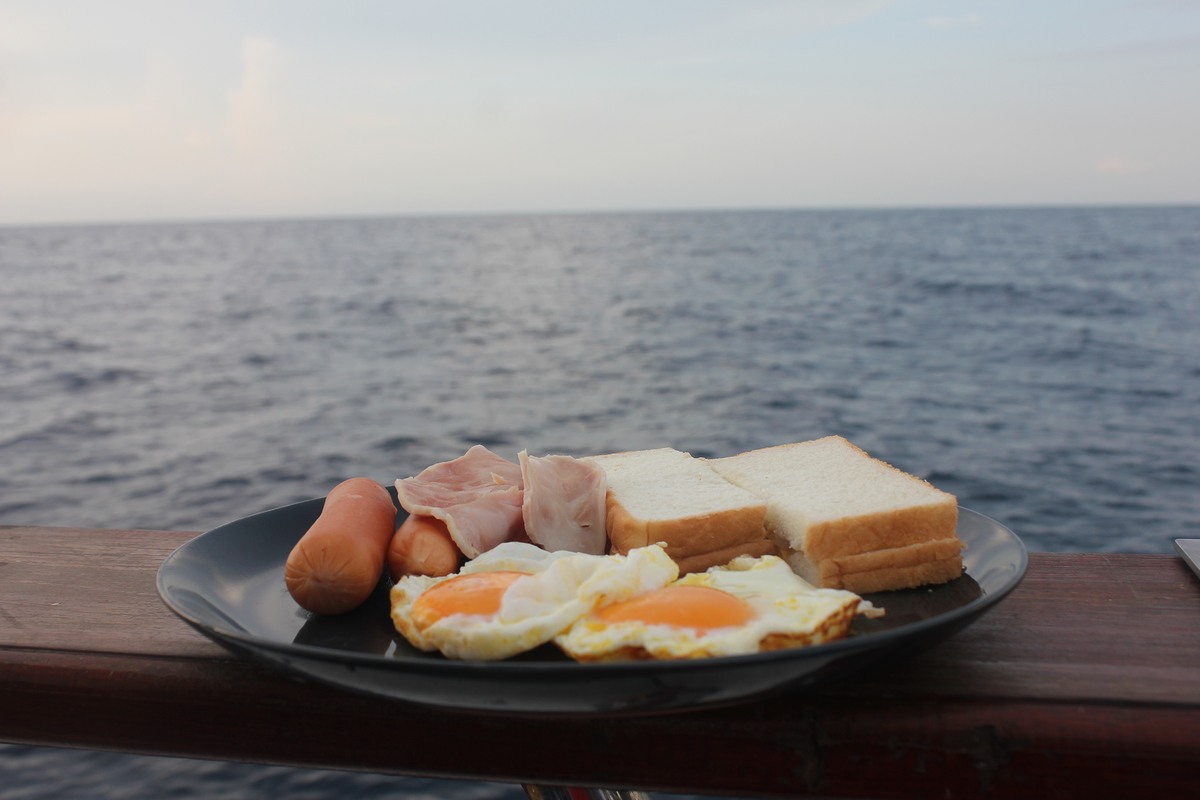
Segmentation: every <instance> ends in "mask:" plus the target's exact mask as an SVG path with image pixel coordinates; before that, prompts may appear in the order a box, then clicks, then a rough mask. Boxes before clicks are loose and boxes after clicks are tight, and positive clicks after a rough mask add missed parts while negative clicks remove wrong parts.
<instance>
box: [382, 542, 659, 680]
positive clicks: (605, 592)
mask: <svg viewBox="0 0 1200 800" xmlns="http://www.w3.org/2000/svg"><path fill="white" fill-rule="evenodd" d="M678 575H679V568H678V566H677V565H676V564H675V562H674V561H672V560H671V558H670V556H668V555H667V554H666V552H665V551H664V550H663V549H662V548H661V547H659V546H658V545H651V546H649V547H641V548H638V549H635V550H631V551H630V552H629V553H628V554H627V555H608V556H600V555H588V554H585V553H571V552H566V551H559V552H554V553H549V552H546V551H545V550H542V549H541V548H539V547H537V546H536V545H532V544H528V543H524V542H506V543H504V544H501V545H499V546H498V547H496V548H494V549H492V550H490V551H488V552H486V553H483V554H481V555H480V556H478V557H477V558H475V559H472V560H471V561H468V562H467V563H466V564H464V565H463V567H462V569H460V570H459V571H458V573H456V574H455V575H450V576H446V577H436V578H433V577H426V576H422V575H409V576H405V577H403V578H401V579H400V580H399V581H397V582H396V584H395V585H394V586H393V587H392V590H391V603H392V622H393V623H394V624H395V626H396V630H398V631H399V632H400V633H401V634H402V635H403V636H404V638H405V639H407V640H408V641H409V643H411V644H412V645H413V646H414V647H416V648H418V649H421V650H426V651H433V650H437V651H440V652H441V653H442V654H443V655H446V656H448V657H451V658H463V659H478V660H489V661H490V660H495V659H501V658H508V657H510V656H513V655H516V654H518V653H522V652H525V651H527V650H532V649H533V648H535V647H537V646H538V645H541V644H544V643H546V642H548V641H550V640H551V639H552V638H554V637H555V636H557V635H558V634H560V633H562V632H563V631H565V630H566V629H567V628H569V627H570V626H571V624H572V623H574V622H575V621H576V620H578V619H579V618H580V617H582V616H583V615H585V614H587V613H589V612H590V611H592V610H593V609H594V608H596V607H598V606H600V605H606V604H610V603H614V602H621V601H624V600H628V599H630V598H632V597H635V596H636V595H639V594H642V593H645V592H648V591H652V590H654V589H657V588H659V587H662V586H665V585H666V584H668V583H670V582H671V581H673V580H674V579H675V578H676V577H678Z"/></svg>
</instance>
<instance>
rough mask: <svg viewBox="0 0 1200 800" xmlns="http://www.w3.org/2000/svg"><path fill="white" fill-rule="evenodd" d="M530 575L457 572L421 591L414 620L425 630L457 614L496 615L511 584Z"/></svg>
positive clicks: (414, 607) (414, 608) (416, 603)
mask: <svg viewBox="0 0 1200 800" xmlns="http://www.w3.org/2000/svg"><path fill="white" fill-rule="evenodd" d="M527 574H528V573H526V572H510V571H499V572H472V573H467V574H466V575H455V576H454V577H453V578H448V579H447V580H444V581H442V582H441V583H438V584H436V585H434V586H431V587H430V588H429V589H426V590H425V591H424V592H422V593H421V596H420V597H418V598H417V599H416V601H415V602H414V603H413V607H412V619H413V622H414V623H415V624H416V626H417V627H418V628H420V629H422V630H423V629H425V628H428V627H429V626H430V625H432V624H433V623H435V622H437V621H438V620H439V619H442V618H443V617H450V616H453V615H455V614H474V615H481V616H486V615H491V614H495V613H496V612H497V611H499V610H500V601H501V600H502V599H503V598H504V593H505V592H506V591H507V590H508V587H509V586H512V585H513V583H514V582H515V581H516V580H517V579H518V578H521V577H524V576H525V575H527Z"/></svg>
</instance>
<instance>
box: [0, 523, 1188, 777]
mask: <svg viewBox="0 0 1200 800" xmlns="http://www.w3.org/2000/svg"><path fill="white" fill-rule="evenodd" d="M194 535H195V534H194V533H186V532H166V531H115V530H77V529H65V528H35V527H17V526H8V527H0V740H2V741H9V742H22V743H30V744H42V745H57V746H70V747H87V748H100V749H115V750H122V751H129V752H138V753H155V754H164V755H183V756H194V757H203V758H219V759H228V760H236V761H255V762H265V763H278V764H298V765H305V766H319V767H335V768H346V769H362V770H371V771H375V772H383V773H396V774H421V775H433V776H445V777H459V778H471V779H480V780H502V781H514V782H530V783H545V784H554V783H558V784H569V785H575V786H581V785H599V786H608V787H628V788H641V789H649V790H662V791H674V792H696V793H715V794H733V795H742V796H750V795H759V794H761V795H764V796H770V795H774V796H803V795H805V794H812V795H819V796H830V797H835V796H836V797H874V798H893V797H895V798H901V797H972V796H984V797H1028V796H1031V795H1036V796H1053V797H1064V798H1065V797H1086V798H1101V797H1134V796H1137V797H1142V796H1147V797H1151V796H1154V797H1177V796H1190V795H1191V793H1192V792H1193V791H1194V788H1195V785H1196V776H1197V775H1200V772H1198V770H1200V581H1198V580H1197V579H1196V577H1195V576H1194V575H1193V574H1192V573H1191V572H1190V571H1189V570H1188V569H1187V568H1186V567H1185V566H1184V565H1183V563H1182V562H1181V561H1180V560H1179V559H1177V558H1175V557H1173V556H1165V555H1164V556H1157V555H1101V554H1045V553H1035V554H1033V555H1032V556H1031V558H1030V569H1029V573H1028V575H1027V576H1026V578H1025V580H1024V582H1023V583H1022V585H1021V586H1020V587H1019V588H1018V589H1017V590H1016V591H1015V592H1014V593H1013V594H1012V595H1011V596H1010V597H1008V598H1007V599H1006V600H1005V601H1004V602H1002V603H1001V604H1000V605H999V606H997V607H996V608H995V609H993V610H992V611H991V612H989V613H988V614H987V615H985V616H984V617H983V618H982V619H980V620H978V621H976V622H975V623H974V624H973V625H972V626H970V627H969V628H967V629H965V630H963V631H961V632H959V633H957V634H955V635H954V636H953V637H951V638H950V639H948V640H946V641H944V642H943V643H941V644H938V645H936V646H934V647H932V648H931V649H929V650H927V651H924V652H922V653H919V654H916V655H913V656H911V657H907V658H904V659H900V660H897V661H895V662H894V663H885V664H878V665H875V666H873V667H872V668H871V669H870V671H869V672H867V673H865V674H862V675H859V676H856V677H854V678H853V679H850V680H845V681H840V682H838V683H835V684H833V685H829V686H827V687H824V688H822V689H821V690H819V691H817V692H813V693H808V694H804V693H791V694H786V695H783V696H775V697H771V698H769V699H766V700H762V701H756V702H750V703H746V704H742V705H738V706H733V707H728V708H722V709H712V710H704V711H695V712H688V713H682V714H670V715H661V716H649V717H626V718H613V719H587V720H576V719H562V718H544V719H529V718H522V719H520V720H514V719H512V718H505V717H502V716H476V715H469V714H465V713H458V712H447V711H439V710H432V709H428V708H423V707H419V706H415V705H410V704H405V703H400V702H391V701H384V700H379V699H375V698H370V697H364V696H359V695H356V694H352V693H347V692H343V691H339V690H336V689H331V688H327V687H324V686H321V685H317V684H313V683H308V682H303V681H299V680H296V679H293V678H290V677H287V676H285V675H283V674H280V673H277V672H274V671H272V670H270V669H268V668H265V667H261V666H258V665H257V664H254V663H250V662H248V661H246V660H244V659H241V658H239V657H236V656H233V655H231V654H229V653H228V652H227V651H225V650H224V649H223V648H221V647H220V646H218V645H216V644H214V643H212V642H210V641H209V640H208V639H206V638H204V637H203V636H201V635H200V634H198V633H196V632H195V631H193V630H192V629H191V628H189V627H188V626H187V625H186V624H184V623H183V622H182V621H180V620H179V619H178V618H176V617H175V616H174V615H173V614H172V613H171V612H170V611H168V610H167V608H166V607H165V606H164V605H163V603H162V602H161V600H160V599H159V597H158V594H157V591H156V589H155V582H154V579H155V572H156V570H157V568H158V565H159V564H160V563H161V562H162V560H163V559H164V558H165V557H166V556H167V555H168V554H169V553H170V552H171V551H172V550H173V549H174V548H175V547H177V546H178V545H180V544H182V543H184V542H185V541H187V540H188V539H190V538H191V537H192V536H194Z"/></svg>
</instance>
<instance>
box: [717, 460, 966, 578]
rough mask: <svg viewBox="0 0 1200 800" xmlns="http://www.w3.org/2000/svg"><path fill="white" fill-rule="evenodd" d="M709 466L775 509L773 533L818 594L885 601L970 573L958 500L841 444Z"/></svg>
mask: <svg viewBox="0 0 1200 800" xmlns="http://www.w3.org/2000/svg"><path fill="white" fill-rule="evenodd" d="M708 463H709V464H710V465H711V466H712V468H713V469H714V470H716V471H717V472H718V473H720V474H721V475H722V476H724V477H725V478H726V479H728V480H729V481H731V482H732V483H735V484H737V485H738V486H741V487H743V488H744V489H747V490H749V491H750V492H753V493H754V494H755V495H756V496H758V497H759V498H761V499H762V500H763V501H764V502H765V503H766V506H767V513H766V520H765V522H766V527H767V529H768V530H769V531H770V532H771V534H772V535H773V536H774V538H775V540H776V542H777V543H778V544H779V546H780V548H781V550H782V552H783V553H784V555H785V557H786V558H787V560H788V563H789V564H790V565H791V566H792V568H793V569H794V570H795V571H796V572H797V573H798V574H799V575H800V576H801V577H802V578H805V579H806V580H808V581H810V582H811V583H813V584H815V585H817V586H823V587H830V588H842V589H848V590H850V591H854V592H878V591H884V590H890V589H901V588H909V587H915V586H922V585H926V584H931V583H944V582H946V581H949V580H952V579H953V578H956V577H958V576H959V575H961V574H962V571H963V561H962V548H963V543H962V541H961V540H960V539H959V538H958V535H957V533H956V526H957V520H958V503H957V500H956V499H955V497H954V496H953V495H951V494H948V493H946V492H943V491H941V490H940V489H937V488H935V487H934V486H932V485H930V484H929V483H928V482H926V481H923V480H921V479H919V478H917V477H915V476H912V475H909V474H907V473H905V472H902V471H901V470H899V469H896V468H895V467H893V466H891V465H890V464H887V463H885V462H883V461H879V460H878V459H875V458H872V457H871V456H869V455H868V454H867V453H865V452H864V451H863V450H861V449H860V448H858V447H856V446H855V445H853V444H851V443H850V442H848V441H846V440H845V439H844V438H842V437H840V436H827V437H825V438H823V439H816V440H814V441H810V442H797V443H794V444H785V445H778V446H776V447H767V448H763V449H761V450H752V451H749V452H746V453H742V454H740V455H736V456H730V457H728V458H717V459H711V460H709V462H708Z"/></svg>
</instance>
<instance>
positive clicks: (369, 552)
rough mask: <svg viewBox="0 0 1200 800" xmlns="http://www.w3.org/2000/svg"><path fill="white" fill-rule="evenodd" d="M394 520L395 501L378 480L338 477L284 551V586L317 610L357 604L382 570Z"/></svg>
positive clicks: (338, 610) (336, 611)
mask: <svg viewBox="0 0 1200 800" xmlns="http://www.w3.org/2000/svg"><path fill="white" fill-rule="evenodd" d="M395 525H396V507H395V506H394V505H393V504H392V496H391V495H390V494H389V493H388V490H387V489H385V488H383V486H382V485H381V484H379V483H376V482H375V481H373V480H371V479H370V478H350V479H348V480H345V481H342V482H341V483H339V484H338V485H337V486H335V487H334V488H333V489H332V491H330V492H329V494H328V495H327V496H326V497H325V505H324V506H323V507H322V508H321V515H320V516H319V517H317V520H316V522H314V523H313V524H312V527H310V528H309V529H308V531H306V532H305V534H304V535H303V536H301V537H300V541H298V542H296V546H295V547H294V548H292V552H291V553H290V554H289V555H288V559H287V565H286V567H285V569H284V580H285V581H286V582H287V588H288V592H290V593H291V595H292V597H293V598H294V599H295V601H296V602H297V603H299V604H300V606H301V607H302V608H305V609H307V610H309V611H312V612H315V613H317V614H341V613H343V612H346V611H349V610H351V609H353V608H356V607H357V606H359V605H361V604H362V603H363V601H365V600H366V599H367V598H368V597H369V596H370V595H371V592H372V591H374V589H375V586H376V585H377V584H378V583H379V578H380V576H382V575H383V565H384V558H385V556H386V554H387V548H388V542H390V541H391V538H392V532H393V531H394V530H395Z"/></svg>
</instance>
